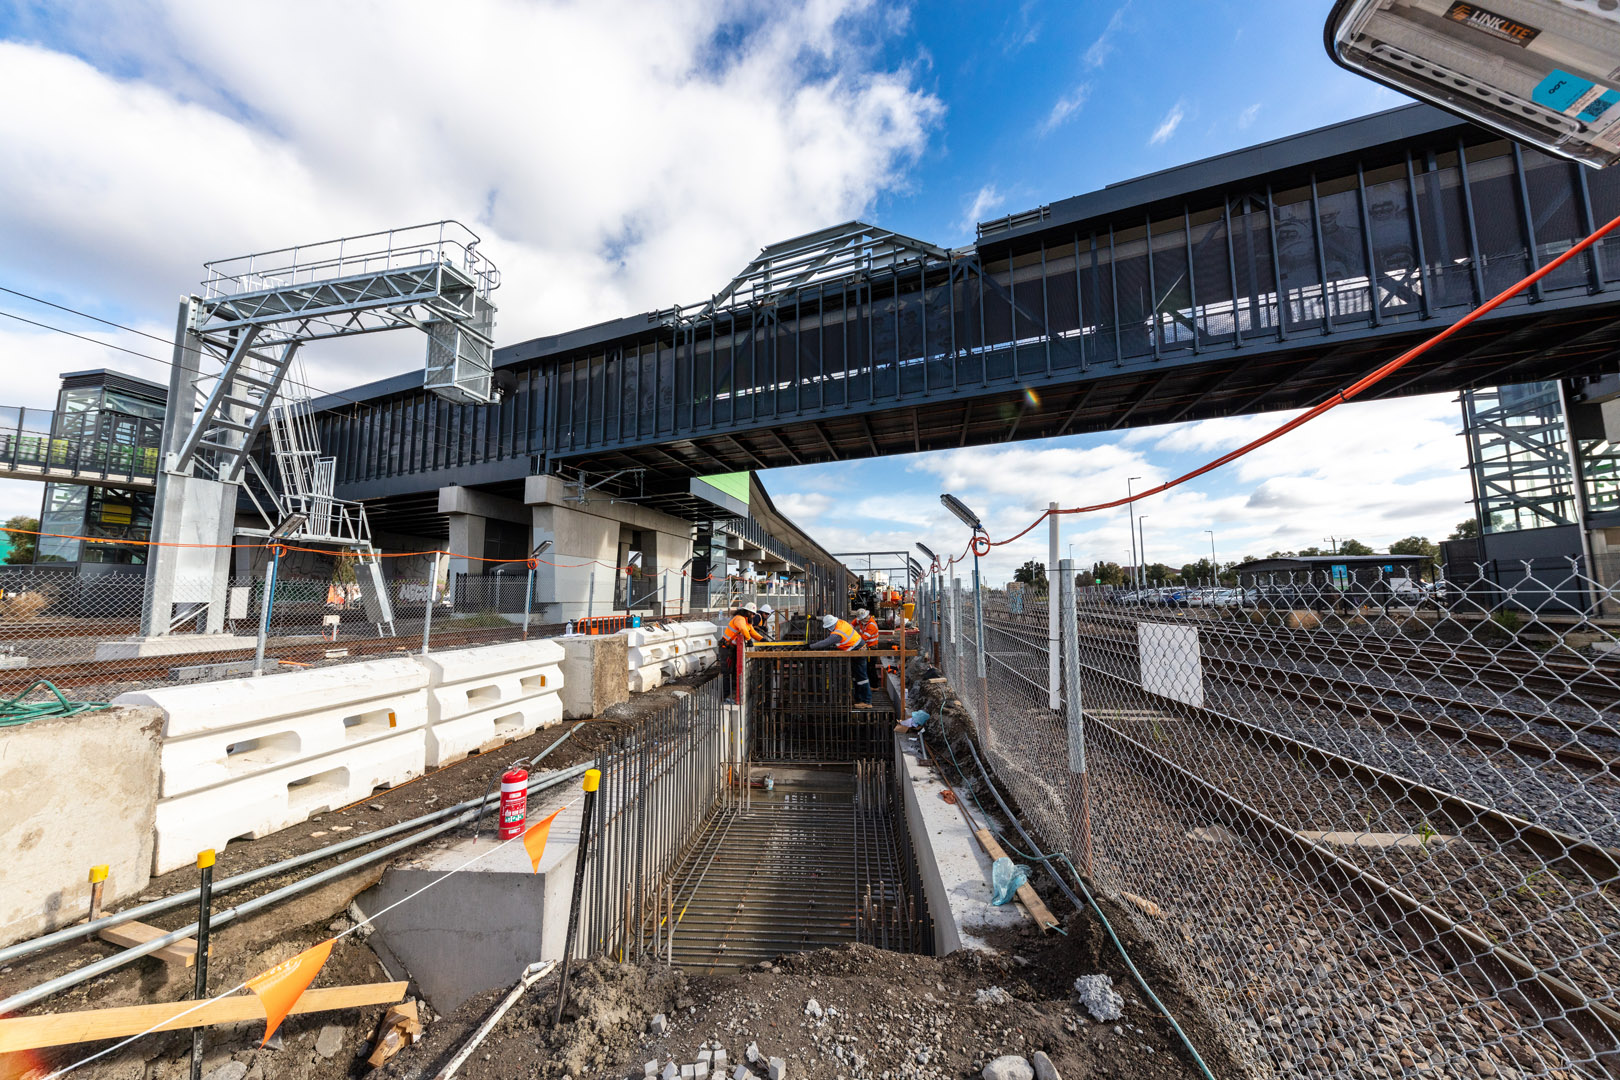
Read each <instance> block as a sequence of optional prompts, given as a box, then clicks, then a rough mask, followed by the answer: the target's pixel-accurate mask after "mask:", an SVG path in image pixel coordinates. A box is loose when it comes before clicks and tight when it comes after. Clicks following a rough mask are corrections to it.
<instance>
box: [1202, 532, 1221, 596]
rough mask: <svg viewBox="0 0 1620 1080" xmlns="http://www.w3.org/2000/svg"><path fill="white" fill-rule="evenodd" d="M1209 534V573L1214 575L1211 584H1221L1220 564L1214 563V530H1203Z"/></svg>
mask: <svg viewBox="0 0 1620 1080" xmlns="http://www.w3.org/2000/svg"><path fill="white" fill-rule="evenodd" d="M1204 531H1205V532H1207V533H1208V534H1209V572H1210V573H1212V574H1214V575H1215V580H1214V582H1213V584H1215V585H1219V584H1220V583H1221V564H1220V563H1218V562H1216V561H1215V530H1214V529H1205V530H1204Z"/></svg>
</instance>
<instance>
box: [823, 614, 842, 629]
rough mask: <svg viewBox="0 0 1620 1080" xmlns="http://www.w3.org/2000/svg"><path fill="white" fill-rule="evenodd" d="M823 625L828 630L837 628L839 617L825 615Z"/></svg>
mask: <svg viewBox="0 0 1620 1080" xmlns="http://www.w3.org/2000/svg"><path fill="white" fill-rule="evenodd" d="M821 625H822V626H825V627H827V628H828V629H831V628H832V627H834V626H837V625H838V616H836V615H823V616H822V617H821Z"/></svg>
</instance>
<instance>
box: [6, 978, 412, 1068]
mask: <svg viewBox="0 0 1620 1080" xmlns="http://www.w3.org/2000/svg"><path fill="white" fill-rule="evenodd" d="M408 985H409V984H408V983H402V982H393V983H362V984H361V985H359V986H333V987H329V988H327V989H325V990H306V991H304V996H303V997H301V998H299V999H298V1001H297V1002H295V1003H294V1004H293V1007H292V1011H293V1012H294V1013H312V1012H327V1011H329V1010H332V1009H353V1008H358V1007H359V1006H361V1005H391V1004H393V1003H394V1002H396V1001H399V1000H400V999H401V998H403V997H404V996H405V988H406V987H407V986H408ZM195 1004H196V1003H195V1002H191V1001H169V1002H164V1003H163V1004H161V1005H125V1006H122V1007H120V1008H116V1009H88V1010H85V1011H83V1012H70V1013H47V1014H45V1015H43V1016H14V1017H11V1018H9V1019H5V1020H0V1054H8V1053H13V1052H15V1051H18V1050H37V1049H39V1048H40V1047H42V1046H65V1045H66V1044H68V1043H81V1042H97V1041H99V1040H101V1039H121V1038H123V1037H125V1036H126V1035H138V1034H140V1033H141V1032H143V1031H146V1030H147V1029H149V1028H150V1029H152V1030H154V1031H179V1030H182V1029H184V1028H194V1027H207V1026H209V1025H211V1024H239V1023H242V1022H243V1021H245V1020H263V1019H264V1006H263V1005H261V1004H260V1003H259V998H258V995H256V994H237V995H235V996H233V997H227V998H220V999H219V1000H218V1001H211V1002H209V1003H208V1004H206V1005H204V1006H202V1007H201V1008H199V1009H197V1010H196V1011H195V1012H190V1013H186V1015H184V1016H180V1015H179V1014H180V1013H183V1012H185V1011H186V1010H187V1009H190V1008H192V1007H193V1006H194V1005H195Z"/></svg>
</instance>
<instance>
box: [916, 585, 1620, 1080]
mask: <svg viewBox="0 0 1620 1080" xmlns="http://www.w3.org/2000/svg"><path fill="white" fill-rule="evenodd" d="M1072 572H1073V571H1072V569H1070V570H1068V571H1067V572H1063V571H1060V572H1059V574H1058V575H1056V576H1057V577H1058V578H1059V583H1060V585H1061V584H1062V579H1063V578H1067V577H1069V576H1070V574H1072ZM1527 574H1528V571H1527ZM1545 577H1546V575H1545V574H1540V575H1536V576H1526V577H1524V578H1523V579H1521V580H1518V581H1515V580H1513V579H1512V578H1510V577H1506V576H1502V577H1500V578H1498V579H1493V581H1492V585H1493V591H1492V592H1491V594H1490V596H1489V597H1487V598H1484V599H1483V600H1482V599H1481V598H1478V597H1475V596H1473V594H1472V593H1469V592H1458V593H1457V594H1456V595H1451V596H1436V595H1435V593H1434V590H1411V591H1406V592H1404V593H1403V591H1402V590H1398V589H1388V590H1383V591H1381V592H1380V593H1379V595H1378V596H1376V597H1374V596H1371V595H1368V596H1361V595H1357V594H1356V593H1355V591H1354V590H1347V589H1344V588H1342V587H1340V586H1341V585H1342V583H1336V582H1334V581H1333V580H1332V579H1331V577H1322V576H1319V575H1310V574H1297V575H1291V574H1277V575H1269V576H1268V577H1267V579H1266V580H1265V581H1263V582H1251V583H1249V585H1250V587H1249V588H1243V589H1219V588H1217V587H1213V586H1212V587H1210V588H1207V589H1197V588H1194V589H1181V590H1166V591H1161V592H1151V593H1149V592H1131V591H1129V590H1124V589H1094V588H1087V589H1084V590H1080V591H1079V594H1078V596H1076V598H1075V601H1074V602H1073V603H1072V604H1067V605H1066V604H1064V603H1062V602H1059V603H1057V604H1054V605H1052V606H1051V607H1050V608H1048V607H1047V606H1046V604H1045V602H1044V599H1042V598H1039V597H1033V596H1030V595H1025V596H1024V597H1023V601H1022V605H1021V606H1022V610H1021V611H1016V612H1015V611H1014V610H1012V608H1013V605H1010V604H1008V603H1007V598H1006V596H1005V594H1002V593H999V592H997V591H994V590H988V589H987V590H985V591H984V592H983V593H982V595H981V596H980V597H979V598H978V599H979V600H980V602H981V603H982V607H983V614H982V627H983V629H982V633H981V631H980V630H979V626H980V624H981V618H980V617H977V616H976V613H975V606H974V600H975V598H974V596H973V595H972V589H971V587H969V588H963V587H961V585H960V584H952V585H951V586H948V587H947V588H946V589H945V590H944V595H943V602H942V603H941V604H940V605H939V608H938V610H937V612H936V611H934V610H932V609H930V610H925V612H924V616H923V618H922V619H921V620H920V624H921V626H922V628H923V630H924V632H925V634H927V635H928V636H929V638H930V644H933V643H934V642H937V644H938V646H939V656H940V659H941V661H942V663H943V666H944V668H945V670H946V673H947V675H948V676H949V678H950V681H951V684H952V685H953V687H954V688H955V689H956V691H957V693H958V696H959V697H960V699H961V700H962V702H963V703H964V704H965V705H966V707H967V709H968V711H969V712H970V713H971V714H972V716H973V719H974V721H975V724H976V726H977V733H978V737H979V739H980V741H981V743H982V745H983V746H984V747H985V749H986V750H987V751H988V754H989V760H990V761H991V763H992V765H993V768H994V769H995V771H996V773H997V775H998V778H999V780H1000V781H1001V784H1002V786H1003V787H1004V788H1005V789H1007V790H1008V791H1010V792H1011V793H1012V794H1013V795H1014V796H1015V797H1016V799H1017V802H1018V803H1019V805H1020V806H1021V808H1022V811H1023V813H1024V814H1025V816H1026V817H1027V818H1028V819H1029V820H1030V822H1031V823H1032V824H1034V826H1035V827H1036V832H1037V834H1038V835H1039V838H1040V839H1041V840H1042V841H1043V843H1044V844H1045V845H1046V846H1047V847H1048V849H1049V850H1053V851H1061V852H1063V853H1064V854H1065V855H1067V856H1068V858H1069V859H1070V860H1071V861H1072V862H1073V863H1074V865H1075V866H1077V867H1081V868H1082V869H1084V870H1086V871H1087V872H1088V873H1089V876H1090V878H1091V880H1092V882H1093V883H1094V885H1095V886H1097V887H1098V888H1100V889H1101V890H1102V891H1103V892H1104V893H1106V894H1108V895H1110V896H1112V898H1113V899H1115V900H1116V901H1118V902H1119V903H1120V904H1121V905H1122V906H1123V908H1124V909H1125V910H1126V911H1127V912H1128V913H1129V914H1130V916H1131V918H1132V920H1133V921H1134V922H1135V924H1136V926H1137V929H1139V930H1140V931H1141V932H1142V933H1143V934H1144V935H1145V936H1146V937H1147V938H1149V939H1151V940H1152V941H1153V942H1154V943H1155V945H1156V946H1157V947H1158V949H1159V951H1160V953H1161V955H1162V956H1163V957H1164V958H1165V959H1166V960H1167V961H1168V962H1169V963H1170V964H1171V965H1172V966H1173V967H1174V969H1175V970H1176V972H1177V974H1178V975H1179V976H1180V978H1181V980H1182V981H1183V982H1184V984H1185V985H1186V986H1187V987H1188V988H1189V989H1190V990H1191V991H1192V992H1193V993H1194V995H1195V996H1196V997H1197V998H1198V1000H1199V1001H1200V1002H1201V1003H1202V1004H1203V1006H1204V1007H1205V1009H1206V1010H1207V1011H1208V1012H1209V1014H1210V1016H1211V1018H1212V1019H1213V1020H1215V1021H1216V1024H1217V1026H1218V1027H1220V1028H1221V1029H1223V1030H1225V1031H1227V1032H1229V1033H1230V1035H1231V1042H1232V1044H1233V1045H1232V1049H1233V1050H1234V1052H1235V1053H1236V1055H1237V1057H1238V1059H1239V1060H1240V1061H1242V1062H1243V1063H1244V1065H1245V1067H1246V1068H1247V1069H1248V1070H1249V1071H1250V1073H1251V1074H1252V1075H1256V1076H1290V1077H1292V1076H1311V1077H1368V1076H1374V1077H1386V1076H1387V1077H1395V1076H1433V1077H1475V1076H1485V1077H1510V1078H1511V1077H1549V1078H1574V1077H1589V1076H1590V1077H1599V1076H1614V1075H1620V717H1617V715H1616V712H1617V704H1620V621H1615V620H1613V619H1610V618H1608V617H1607V616H1605V615H1601V614H1595V613H1600V612H1607V611H1613V610H1620V609H1617V608H1616V607H1614V606H1613V603H1614V601H1615V599H1616V597H1615V596H1613V595H1611V593H1612V592H1613V590H1611V589H1607V588H1605V587H1603V586H1601V585H1599V584H1598V583H1597V582H1594V581H1591V580H1589V579H1586V578H1584V577H1581V576H1579V575H1573V574H1571V575H1567V576H1566V577H1565V578H1563V579H1560V580H1559V581H1557V582H1554V583H1552V587H1551V588H1549V585H1548V582H1547V581H1546V580H1545ZM1072 590H1073V586H1072V585H1068V586H1064V587H1063V588H1062V589H1061V593H1067V594H1069V595H1071V596H1073V595H1075V593H1074V592H1073V591H1072ZM1061 593H1060V599H1061ZM1560 597H1565V598H1574V600H1573V601H1572V602H1559V600H1558V598H1560ZM1051 616H1056V619H1057V623H1058V627H1057V629H1058V631H1059V632H1060V634H1061V637H1060V640H1058V641H1054V640H1053V636H1052V634H1053V628H1052V627H1051V625H1050V621H1049V619H1050V617H1051ZM981 637H982V640H983V642H984V655H983V660H982V663H983V665H984V667H983V672H984V677H983V681H982V682H981V681H980V675H979V672H980V669H979V664H980V663H981V661H980V658H979V655H978V646H979V642H980V640H981ZM1054 647H1056V648H1057V649H1058V655H1059V656H1060V657H1062V658H1064V659H1065V661H1066V662H1064V663H1061V664H1060V665H1059V668H1060V669H1061V670H1060V672H1059V676H1060V677H1059V678H1058V680H1057V682H1056V684H1055V688H1054V682H1053V680H1052V674H1051V673H1052V664H1051V656H1052V650H1053V648H1054ZM1054 701H1055V702H1056V707H1054V705H1053V703H1054ZM1076 702H1078V703H1079V705H1080V707H1079V708H1078V709H1077V708H1075V707H1074V704H1075V703H1076Z"/></svg>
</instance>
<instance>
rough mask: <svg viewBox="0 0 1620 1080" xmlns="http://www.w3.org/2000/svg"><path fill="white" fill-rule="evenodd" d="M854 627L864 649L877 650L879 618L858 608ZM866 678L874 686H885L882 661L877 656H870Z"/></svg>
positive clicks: (867, 661) (867, 662)
mask: <svg viewBox="0 0 1620 1080" xmlns="http://www.w3.org/2000/svg"><path fill="white" fill-rule="evenodd" d="M853 625H854V627H855V629H856V630H857V631H859V632H860V635H861V647H862V648H864V649H875V648H877V647H878V621H877V616H875V615H873V614H872V613H871V612H870V611H868V610H866V609H865V608H857V609H856V610H855V619H854V622H853ZM866 678H867V681H868V682H870V683H871V684H872V685H873V686H882V685H883V661H882V660H880V659H878V658H877V657H875V656H868V657H867V658H866Z"/></svg>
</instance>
